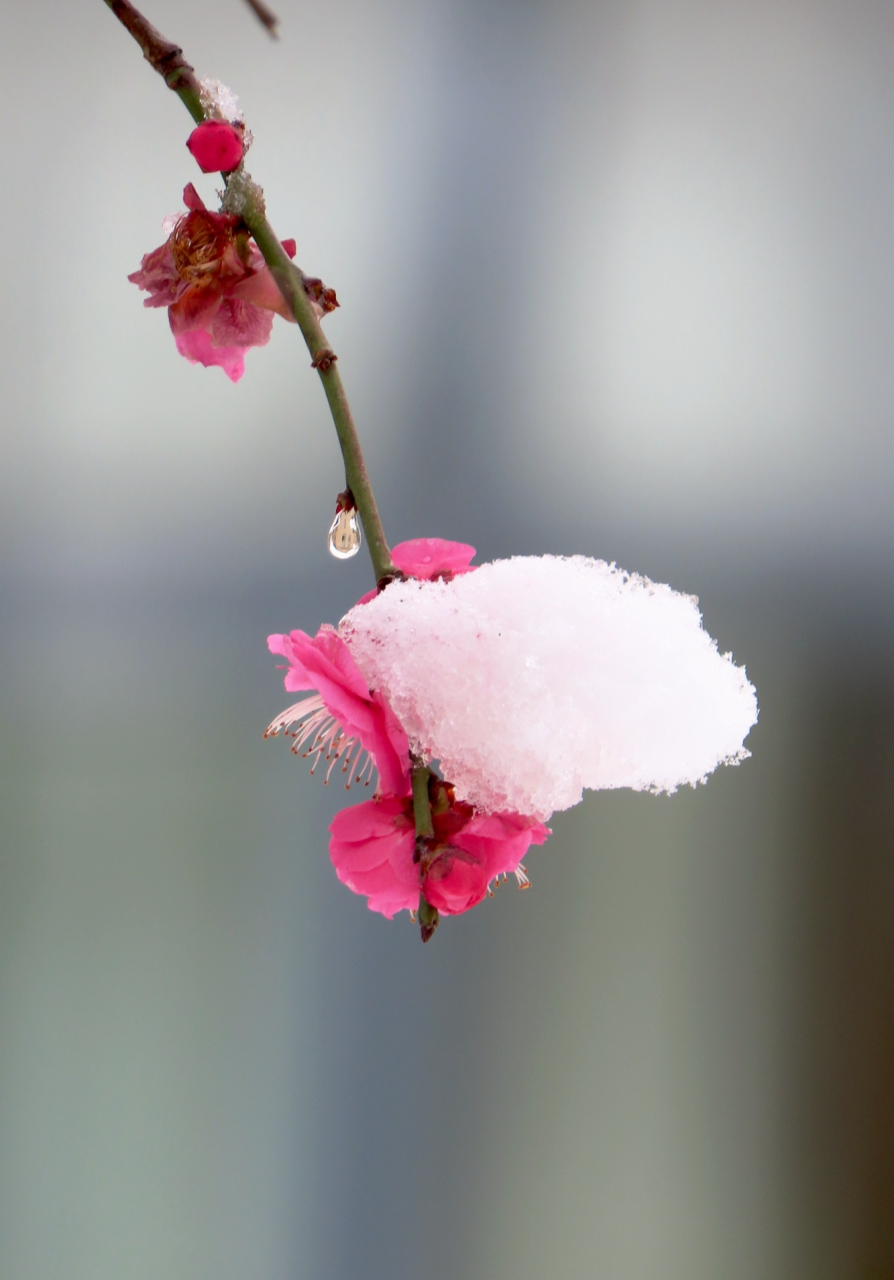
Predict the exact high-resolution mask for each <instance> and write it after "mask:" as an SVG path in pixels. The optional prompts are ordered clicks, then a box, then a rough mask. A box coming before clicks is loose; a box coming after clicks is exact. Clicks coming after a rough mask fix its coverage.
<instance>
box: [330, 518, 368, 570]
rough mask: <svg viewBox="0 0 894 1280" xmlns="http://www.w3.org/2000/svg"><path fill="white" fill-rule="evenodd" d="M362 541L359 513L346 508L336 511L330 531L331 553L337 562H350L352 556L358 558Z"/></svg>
mask: <svg viewBox="0 0 894 1280" xmlns="http://www.w3.org/2000/svg"><path fill="white" fill-rule="evenodd" d="M362 541H363V535H362V534H361V532H360V521H359V520H358V519H357V512H356V511H355V510H354V509H353V508H352V509H350V510H349V509H347V508H344V507H343V508H342V510H341V511H336V513H335V519H334V520H333V521H332V527H331V528H330V530H329V551H330V553H331V554H332V555H334V556H335V558H336V560H350V558H351V556H356V554H357V552H358V551H359V550H360V543H361V542H362Z"/></svg>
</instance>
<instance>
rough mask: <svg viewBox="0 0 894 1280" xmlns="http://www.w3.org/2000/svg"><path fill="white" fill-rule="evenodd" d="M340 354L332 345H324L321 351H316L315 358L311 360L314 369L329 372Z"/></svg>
mask: <svg viewBox="0 0 894 1280" xmlns="http://www.w3.org/2000/svg"><path fill="white" fill-rule="evenodd" d="M337 359H338V356H337V355H336V354H335V352H334V351H333V350H332V348H331V347H322V348H321V349H320V350H319V351H315V352H314V358H313V360H311V362H310V367H311V368H312V369H319V371H320V373H328V372H329V370H330V369H331V368H332V366H333V365H334V364H335V362H336V360H337Z"/></svg>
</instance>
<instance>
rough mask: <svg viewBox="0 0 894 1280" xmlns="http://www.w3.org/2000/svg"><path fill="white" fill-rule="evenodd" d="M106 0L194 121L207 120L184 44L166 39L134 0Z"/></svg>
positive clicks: (144, 55)
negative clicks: (133, 3)
mask: <svg viewBox="0 0 894 1280" xmlns="http://www.w3.org/2000/svg"><path fill="white" fill-rule="evenodd" d="M105 2H106V4H107V5H108V6H109V8H110V9H111V10H112V13H114V15H115V17H116V18H117V19H118V21H119V22H120V23H121V24H122V25H123V26H125V27H126V28H127V30H128V31H129V32H130V34H131V35H132V36H133V38H134V40H136V42H137V44H138V45H139V46H140V48H141V49H142V50H143V57H144V58H145V59H146V61H147V62H148V63H149V65H150V67H152V69H153V71H157V72H158V74H159V75H160V76H161V78H162V80H164V82H165V84H166V85H167V86H168V88H169V89H173V91H174V93H176V94H177V95H178V96H179V97H180V100H181V101H182V102H183V105H184V106H185V107H186V109H187V111H188V112H189V114H190V115H191V116H192V118H193V120H196V121H201V120H204V119H205V112H204V110H203V108H202V102H201V91H200V89H199V82H198V80H197V79H196V73H195V69H194V68H193V67H191V66H190V64H189V63H188V62H187V61H186V59H185V58H184V56H183V50H182V49H181V48H180V46H179V45H176V44H173V43H172V42H171V41H170V40H166V39H165V38H164V36H163V35H162V34H161V32H160V31H156V29H155V27H153V25H152V23H151V22H147V20H146V19H145V18H144V17H143V15H142V14H141V13H140V11H139V9H135V8H134V6H133V5H132V4H131V3H130V0H105Z"/></svg>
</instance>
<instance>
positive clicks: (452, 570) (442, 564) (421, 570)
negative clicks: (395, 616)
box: [357, 538, 475, 604]
mask: <svg viewBox="0 0 894 1280" xmlns="http://www.w3.org/2000/svg"><path fill="white" fill-rule="evenodd" d="M474 555H475V548H474V547H470V546H469V545H468V543H466V542H448V541H447V540H446V539H444V538H411V539H410V541H409V542H399V543H398V544H397V546H396V547H393V548H392V550H391V560H392V563H393V564H394V565H395V567H396V568H398V569H400V571H401V573H403V574H405V575H406V576H407V577H408V578H419V579H420V580H422V581H425V582H434V581H441V582H450V581H451V580H452V579H453V578H455V577H456V576H457V575H458V574H461V573H473V572H474V571H475V565H473V564H472V563H471V561H472V557H473V556H474ZM377 595H378V592H377V591H376V589H375V588H373V590H372V591H367V593H366V595H364V596H361V597H360V599H359V600H358V601H357V603H358V604H366V603H367V601H369V600H375V598H376V596H377Z"/></svg>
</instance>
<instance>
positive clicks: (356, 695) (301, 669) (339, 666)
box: [267, 626, 410, 796]
mask: <svg viewBox="0 0 894 1280" xmlns="http://www.w3.org/2000/svg"><path fill="white" fill-rule="evenodd" d="M267 646H268V648H269V649H270V652H271V653H278V654H281V655H282V657H284V658H287V659H288V663H289V665H288V667H287V668H286V676H285V686H286V688H287V689H288V690H290V691H291V692H298V691H304V690H313V689H315V690H316V691H317V692H316V695H315V696H313V697H310V698H305V699H304V700H303V701H302V702H298V703H296V704H295V705H294V706H292V707H289V708H288V709H287V710H286V711H284V712H283V713H282V715H280V716H277V718H276V719H275V720H274V721H273V723H272V724H271V725H270V727H269V728H268V730H267V736H270V737H276V736H277V735H278V734H279V733H280V732H282V731H284V730H285V731H286V732H287V733H288V734H289V735H290V736H291V737H293V738H294V743H293V745H292V750H293V751H294V752H295V753H296V755H297V754H298V753H299V752H300V751H301V748H302V747H304V748H305V751H304V754H305V755H313V756H314V757H315V760H314V767H316V763H317V762H318V761H319V759H320V758H321V757H325V759H327V760H328V761H329V762H330V763H329V770H328V773H327V775H326V777H327V781H328V778H329V774H331V773H332V770H333V768H334V767H335V763H336V761H341V772H342V773H343V774H346V775H347V783H348V784H350V782H351V780H352V779H353V780H354V781H359V780H361V779H362V778H363V775H364V774H366V775H367V781H368V780H369V777H370V776H371V774H372V770H373V768H375V769H377V770H378V773H379V777H380V779H381V783H382V786H383V788H384V790H385V791H386V792H389V793H390V794H391V795H394V796H408V795H409V794H410V754H409V743H408V742H407V735H406V734H405V733H404V731H403V727H402V725H401V723H400V721H399V720H398V718H397V716H396V715H395V714H394V712H393V711H392V710H391V708H390V706H389V705H388V703H387V702H386V701H385V699H384V698H383V697H382V695H381V694H380V693H372V692H370V689H369V687H368V686H367V683H366V681H365V680H364V679H363V676H362V675H361V674H360V671H359V669H358V667H357V664H356V663H355V661H354V659H353V658H352V657H351V654H350V652H349V650H348V646H347V645H346V644H345V642H344V641H343V640H342V639H341V637H340V636H339V635H338V634H337V632H336V631H335V630H334V629H333V628H332V627H326V626H324V627H321V628H320V630H319V631H318V632H317V634H316V635H315V636H313V637H311V636H309V635H307V634H306V633H305V632H304V631H292V632H290V633H289V634H288V635H273V636H269V637H268V639H267ZM292 726H297V727H295V728H292ZM363 756H367V757H368V758H367V759H366V760H365V761H364V762H363V763H361V758H362V757H363ZM358 766H359V767H358Z"/></svg>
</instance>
